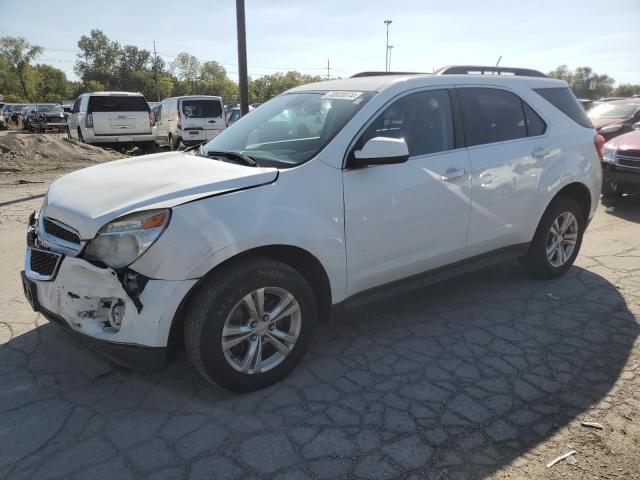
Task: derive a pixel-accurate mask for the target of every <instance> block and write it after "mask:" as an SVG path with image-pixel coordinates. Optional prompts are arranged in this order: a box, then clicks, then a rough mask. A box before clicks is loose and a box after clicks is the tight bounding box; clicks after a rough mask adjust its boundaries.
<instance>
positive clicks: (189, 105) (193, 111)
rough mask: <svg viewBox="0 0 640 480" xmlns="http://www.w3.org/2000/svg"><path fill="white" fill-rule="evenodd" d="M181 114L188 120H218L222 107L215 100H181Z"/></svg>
mask: <svg viewBox="0 0 640 480" xmlns="http://www.w3.org/2000/svg"><path fill="white" fill-rule="evenodd" d="M182 113H184V114H185V116H187V117H188V118H218V117H221V116H222V105H220V102H218V101H217V100H183V101H182Z"/></svg>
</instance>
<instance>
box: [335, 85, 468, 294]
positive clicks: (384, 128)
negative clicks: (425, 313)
mask: <svg viewBox="0 0 640 480" xmlns="http://www.w3.org/2000/svg"><path fill="white" fill-rule="evenodd" d="M374 137H394V138H404V139H405V141H406V142H407V145H408V147H409V155H410V158H409V160H408V161H407V162H405V163H401V164H394V165H377V166H370V167H367V168H357V169H347V170H345V172H344V176H343V181H344V198H345V237H346V249H347V278H348V280H347V295H353V294H355V293H357V292H360V291H363V290H366V289H369V288H372V287H376V286H378V285H382V284H385V283H389V282H392V281H394V280H398V279H401V278H406V277H409V276H411V275H415V274H419V273H422V272H425V271H428V270H431V269H434V268H437V267H441V266H443V265H447V264H450V263H453V262H456V261H458V260H461V259H462V258H463V257H464V254H465V249H466V246H467V231H468V226H469V209H470V190H471V185H470V177H469V172H470V163H469V158H468V154H467V151H466V150H465V149H464V148H456V146H457V143H456V139H455V138H454V137H455V135H454V120H453V114H452V107H451V102H450V93H449V91H448V90H447V89H442V88H440V89H432V90H425V91H420V92H416V93H411V94H408V95H405V96H403V97H401V98H399V99H397V100H395V101H394V102H393V103H391V104H390V106H388V107H387V108H385V110H384V111H383V112H382V113H381V114H380V115H378V116H377V118H375V120H374V121H373V122H372V123H371V124H370V125H369V126H368V127H367V129H366V130H365V131H364V132H363V133H362V134H361V137H360V138H359V139H358V140H357V141H356V143H355V146H354V149H356V150H357V149H359V148H362V145H364V143H365V142H366V141H367V140H369V139H371V138H374ZM459 141H460V139H458V142H459Z"/></svg>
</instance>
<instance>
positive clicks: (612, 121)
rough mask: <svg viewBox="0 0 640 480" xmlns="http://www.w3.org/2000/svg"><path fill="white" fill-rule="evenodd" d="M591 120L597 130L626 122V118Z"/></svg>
mask: <svg viewBox="0 0 640 480" xmlns="http://www.w3.org/2000/svg"><path fill="white" fill-rule="evenodd" d="M589 118H590V119H591V123H593V126H594V128H595V129H596V130H598V129H600V128H602V127H606V126H607V125H615V124H616V123H622V122H624V121H625V119H624V118H591V117H589Z"/></svg>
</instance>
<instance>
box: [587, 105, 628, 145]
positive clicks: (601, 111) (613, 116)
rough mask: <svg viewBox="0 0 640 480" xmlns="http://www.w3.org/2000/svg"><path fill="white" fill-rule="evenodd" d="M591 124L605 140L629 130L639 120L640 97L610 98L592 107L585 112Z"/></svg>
mask: <svg viewBox="0 0 640 480" xmlns="http://www.w3.org/2000/svg"><path fill="white" fill-rule="evenodd" d="M587 115H588V116H589V118H590V119H591V122H592V123H593V126H594V127H595V128H596V130H597V131H598V133H599V134H600V135H602V136H603V137H604V138H605V139H606V140H610V139H612V138H613V137H617V136H618V135H622V134H623V133H627V132H630V131H631V126H632V125H633V124H634V123H636V122H638V121H640V98H627V99H624V100H612V101H607V102H605V103H602V104H600V105H598V106H596V107H593V108H592V109H591V110H589V111H588V112H587Z"/></svg>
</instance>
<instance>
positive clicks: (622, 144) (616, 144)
mask: <svg viewBox="0 0 640 480" xmlns="http://www.w3.org/2000/svg"><path fill="white" fill-rule="evenodd" d="M606 146H607V147H612V148H615V149H616V150H640V130H633V131H631V132H629V133H624V134H622V135H619V136H617V137H615V138H613V139H612V140H609V141H608V142H607V143H606Z"/></svg>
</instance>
